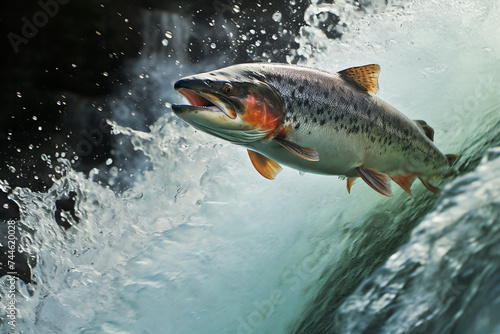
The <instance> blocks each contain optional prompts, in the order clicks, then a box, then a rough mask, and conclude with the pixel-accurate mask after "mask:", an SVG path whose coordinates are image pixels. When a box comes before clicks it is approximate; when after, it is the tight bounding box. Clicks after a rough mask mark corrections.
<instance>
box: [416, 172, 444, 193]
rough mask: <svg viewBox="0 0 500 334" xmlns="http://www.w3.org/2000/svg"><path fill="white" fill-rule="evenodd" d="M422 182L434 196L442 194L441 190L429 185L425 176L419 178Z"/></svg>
mask: <svg viewBox="0 0 500 334" xmlns="http://www.w3.org/2000/svg"><path fill="white" fill-rule="evenodd" d="M418 178H419V180H420V181H422V183H423V184H424V186H425V187H426V188H427V189H428V190H429V191H431V192H433V193H434V194H439V193H440V192H441V189H439V188H436V187H434V186H433V185H432V184H430V183H429V181H428V180H427V178H426V177H424V176H419V177H418Z"/></svg>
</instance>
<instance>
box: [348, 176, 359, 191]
mask: <svg viewBox="0 0 500 334" xmlns="http://www.w3.org/2000/svg"><path fill="white" fill-rule="evenodd" d="M356 179H357V177H350V178H348V179H347V192H348V193H349V194H350V193H351V187H352V184H353V183H354V181H356Z"/></svg>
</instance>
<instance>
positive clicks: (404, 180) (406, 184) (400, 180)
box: [391, 173, 416, 197]
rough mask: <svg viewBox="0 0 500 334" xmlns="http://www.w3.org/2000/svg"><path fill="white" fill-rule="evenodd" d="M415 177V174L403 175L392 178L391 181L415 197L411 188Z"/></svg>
mask: <svg viewBox="0 0 500 334" xmlns="http://www.w3.org/2000/svg"><path fill="white" fill-rule="evenodd" d="M415 177H416V175H415V174H412V173H406V174H402V175H396V176H391V179H392V180H393V181H394V182H396V183H397V184H398V185H399V186H400V187H401V188H403V190H404V191H406V193H407V194H408V195H410V196H411V197H413V195H412V194H411V190H410V188H411V185H412V184H413V181H415Z"/></svg>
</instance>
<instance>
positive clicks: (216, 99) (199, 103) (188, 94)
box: [172, 80, 236, 119]
mask: <svg viewBox="0 0 500 334" xmlns="http://www.w3.org/2000/svg"><path fill="white" fill-rule="evenodd" d="M185 86H189V83H184V80H179V81H178V82H177V83H176V84H175V90H176V91H177V92H178V93H179V94H181V95H182V96H184V97H185V98H186V100H187V101H188V103H189V105H172V109H173V110H174V112H175V113H177V114H179V113H186V112H199V111H205V112H206V111H214V112H220V113H222V114H224V115H225V116H227V117H229V118H230V119H235V118H236V112H235V111H234V110H233V108H231V107H230V105H229V103H228V102H227V101H226V99H224V98H223V97H221V96H218V94H217V95H216V94H211V93H205V92H201V91H196V90H194V89H190V88H187V87H185Z"/></svg>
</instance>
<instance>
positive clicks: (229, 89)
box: [222, 83, 233, 94]
mask: <svg viewBox="0 0 500 334" xmlns="http://www.w3.org/2000/svg"><path fill="white" fill-rule="evenodd" d="M222 91H223V92H224V93H226V94H229V93H231V92H232V91H233V86H231V84H230V83H226V84H225V85H224V87H223V88H222Z"/></svg>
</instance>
